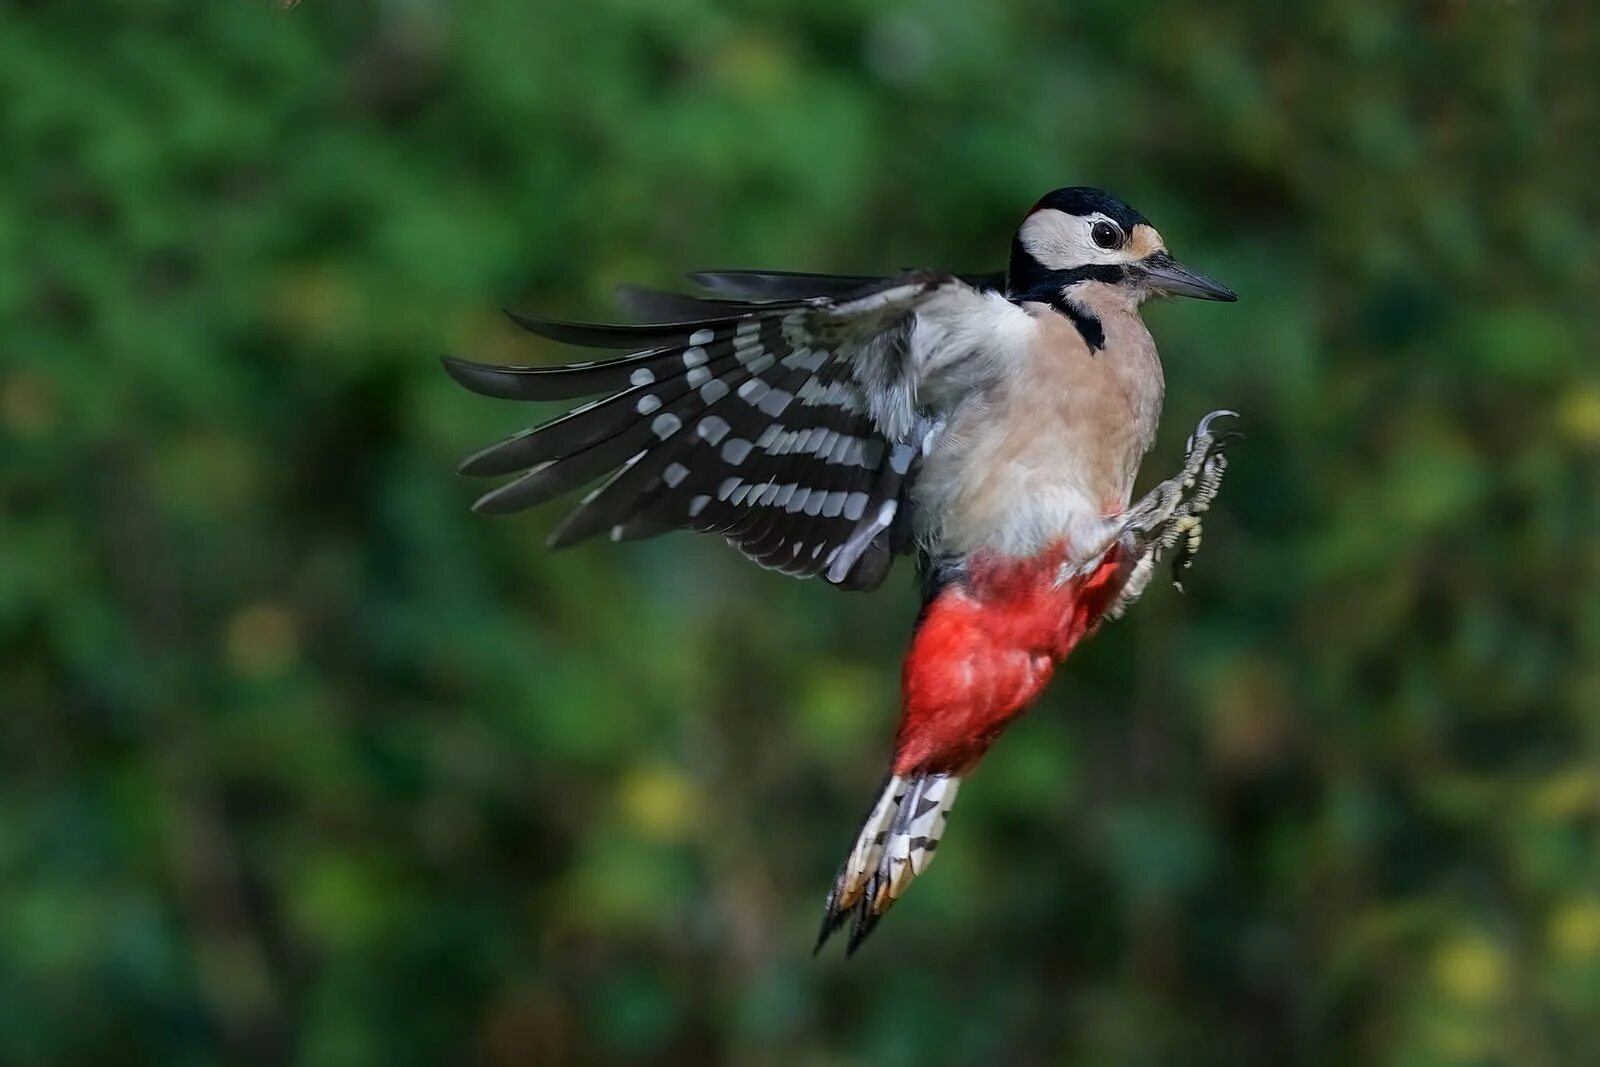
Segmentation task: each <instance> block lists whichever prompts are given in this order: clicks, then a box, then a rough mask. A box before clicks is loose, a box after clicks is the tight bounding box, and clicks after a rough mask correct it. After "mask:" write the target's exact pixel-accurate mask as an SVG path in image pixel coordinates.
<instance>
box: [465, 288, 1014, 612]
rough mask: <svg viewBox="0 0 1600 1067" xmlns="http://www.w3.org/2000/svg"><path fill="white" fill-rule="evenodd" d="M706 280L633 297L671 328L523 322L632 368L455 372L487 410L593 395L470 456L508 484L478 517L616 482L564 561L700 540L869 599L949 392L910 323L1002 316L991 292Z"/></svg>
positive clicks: (574, 524) (598, 492) (572, 537)
mask: <svg viewBox="0 0 1600 1067" xmlns="http://www.w3.org/2000/svg"><path fill="white" fill-rule="evenodd" d="M697 279H698V280H700V281H701V283H702V284H703V285H705V286H706V288H708V289H710V290H712V291H713V292H716V293H719V294H727V295H719V296H717V297H713V298H704V299H702V298H695V297H683V296H676V295H672V294H660V293H653V292H649V291H644V290H630V291H628V292H627V293H625V299H626V300H627V302H628V303H630V304H631V305H632V306H634V307H635V308H636V309H638V310H642V311H645V312H647V313H650V314H652V315H654V316H656V317H658V318H660V319H661V320H663V321H658V322H654V323H650V324H645V325H632V326H605V325H590V324H583V323H571V322H560V321H555V320H549V319H540V318H533V317H530V316H525V315H516V314H513V315H512V318H513V319H514V320H515V321H516V322H517V323H518V324H519V325H521V326H523V327H525V328H527V329H529V330H531V331H533V332H534V333H537V334H540V335H542V336H544V337H548V338H551V339H554V340H557V341H561V342H565V343H569V344H578V345H584V346H587V347H591V348H610V349H623V350H628V351H629V352H630V353H631V354H629V355H626V356H623V357H621V358H616V359H610V360H605V361H600V362H593V363H576V364H571V365H568V366H564V367H550V368H539V367H498V366H489V365H486V364H481V363H473V362H470V361H467V360H461V359H454V358H447V359H446V360H445V367H446V369H447V370H448V371H449V373H450V374H451V376H452V377H454V378H455V379H456V380H457V381H458V382H460V383H461V384H462V385H464V386H466V387H467V388H468V389H471V390H473V391H474V392H478V393H482V394H484V395H487V396H493V397H501V398H505V399H513V400H565V399H573V398H578V397H588V396H596V395H598V396H600V399H598V400H595V401H592V402H590V403H587V404H584V405H582V406H580V407H577V408H574V409H573V410H572V411H570V412H568V413H567V414H566V415H563V416H561V417H560V418H557V419H554V420H552V421H550V422H547V423H544V424H543V425H541V426H538V427H535V428H533V429H531V430H527V431H524V432H523V433H520V434H517V435H515V436H513V437H511V438H509V439H507V440H504V441H501V442H500V443H498V444H495V445H492V446H490V447H489V448H486V449H484V450H483V451H481V452H478V453H477V454H475V455H473V456H471V457H469V458H468V459H467V460H466V461H465V462H464V463H463V464H462V468H461V469H462V472H463V473H465V474H473V475H508V474H512V475H515V477H514V478H513V479H512V480H511V481H509V482H507V483H505V484H504V485H501V486H500V487H498V488H496V489H494V490H493V491H491V492H489V493H487V494H486V495H485V496H483V497H482V498H481V499H480V500H479V501H478V502H477V504H476V505H475V506H476V507H477V509H478V510H480V511H485V512H490V513H495V514H503V513H509V512H514V511H519V510H522V509H524V508H528V507H531V506H533V505H535V504H540V503H543V502H545V501H547V500H550V499H552V498H553V497H555V496H558V495H560V494H562V493H565V492H567V491H569V490H572V489H575V488H578V487H579V486H582V485H584V484H587V483H589V482H591V481H594V480H595V479H597V478H600V477H602V476H607V475H609V476H608V477H606V478H605V480H604V481H603V482H601V484H600V485H599V487H598V488H596V489H594V490H593V491H592V492H590V493H589V494H588V495H587V496H585V497H584V498H583V500H582V502H581V503H580V504H579V506H578V507H577V508H576V509H575V510H574V511H573V512H572V513H571V514H570V515H568V516H567V518H566V519H565V521H563V522H562V523H561V525H560V526H559V527H558V528H557V529H556V531H555V532H554V533H553V534H552V535H551V544H552V546H553V547H562V546H565V545H569V544H574V543H576V542H578V541H581V540H583V539H584V538H587V537H590V536H593V535H595V534H598V533H607V534H609V536H610V537H612V538H613V539H615V540H625V539H632V538H639V537H650V536H654V535H656V534H660V533H664V532H666V531H668V530H673V529H692V530H698V531H702V532H707V533H716V534H720V535H722V536H723V537H725V538H726V539H727V540H728V542H729V543H730V544H733V545H734V546H735V547H737V548H738V549H739V550H740V551H741V552H743V553H744V554H745V555H747V556H749V557H750V558H751V559H754V560H756V561H757V562H758V563H761V564H762V565H763V566H766V567H771V568H774V569H776V570H779V571H782V572H784V573H786V574H792V575H795V576H798V577H809V576H812V575H817V574H822V575H824V576H825V578H826V580H827V581H829V582H832V583H833V584H835V585H839V586H841V587H844V588H848V589H870V588H874V587H876V586H877V585H878V584H880V583H881V582H882V581H883V578H884V576H885V575H886V574H887V573H888V570H889V567H890V564H891V563H892V561H893V557H894V556H895V555H896V554H897V553H899V552H901V551H903V550H904V549H905V547H906V543H907V540H908V530H909V521H908V520H909V514H908V512H909V502H908V490H909V487H910V484H911V480H912V478H913V476H914V474H915V464H916V460H917V458H918V456H919V454H920V449H921V447H922V443H923V436H924V434H925V433H926V428H927V426H929V425H933V424H934V423H936V421H937V419H938V418H939V417H940V415H941V412H940V411H939V410H938V404H939V402H938V401H937V400H930V399H929V395H934V396H936V394H937V392H938V391H937V390H926V389H923V388H921V386H923V385H924V384H925V383H924V382H923V381H922V378H923V377H925V376H926V375H927V374H928V373H930V368H929V367H928V366H926V365H925V364H926V363H927V362H928V361H927V360H926V359H925V358H919V353H918V352H917V350H916V346H915V345H914V344H913V343H912V334H913V332H914V330H915V329H916V322H917V318H918V316H919V315H923V316H926V315H929V314H934V315H939V314H943V315H946V316H948V315H952V314H959V313H960V309H961V308H963V307H964V306H966V305H967V304H971V303H973V302H982V301H984V300H986V299H996V300H998V299H1000V298H999V297H998V296H995V295H994V293H993V291H992V289H991V288H990V287H989V286H987V285H986V284H985V283H986V282H987V281H988V280H989V279H988V278H987V277H985V278H982V279H978V280H977V281H978V284H973V283H972V282H969V281H968V280H965V279H962V278H958V277H956V276H953V275H948V274H934V273H927V272H919V273H912V274H906V275H902V276H900V277H896V278H888V279H871V278H835V277H830V276H819V275H793V274H778V273H754V272H721V273H716V274H707V275H700V276H697ZM941 358H943V359H946V360H954V361H956V362H960V361H961V360H962V359H963V358H964V356H963V354H962V353H959V352H958V353H953V354H952V353H944V354H943V356H942V357H941ZM971 359H972V360H976V359H977V355H976V353H975V352H974V353H973V354H972V356H971ZM924 394H929V395H924Z"/></svg>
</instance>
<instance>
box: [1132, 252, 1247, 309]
mask: <svg viewBox="0 0 1600 1067" xmlns="http://www.w3.org/2000/svg"><path fill="white" fill-rule="evenodd" d="M1139 269H1141V270H1143V271H1144V273H1145V276H1146V277H1147V278H1149V279H1150V287H1151V288H1152V289H1154V290H1155V291H1156V292H1158V293H1170V294H1171V295H1173V296H1192V297H1196V298H1198V299H1200V300H1226V301H1228V302H1230V303H1231V302H1232V301H1235V300H1237V299H1239V294H1238V293H1235V292H1234V291H1233V290H1232V289H1229V288H1228V287H1227V286H1226V285H1222V284H1219V283H1218V282H1214V281H1212V280H1211V279H1210V278H1207V277H1206V276H1205V275H1204V274H1196V273H1195V272H1194V271H1192V270H1190V269H1189V268H1188V267H1185V266H1184V265H1183V264H1182V263H1179V262H1178V261H1177V260H1175V259H1173V258H1172V256H1171V255H1170V254H1169V253H1167V252H1157V253H1156V254H1155V255H1153V256H1146V257H1145V258H1144V259H1143V260H1141V261H1140V263H1139Z"/></svg>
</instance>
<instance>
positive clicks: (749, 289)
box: [445, 187, 1237, 955]
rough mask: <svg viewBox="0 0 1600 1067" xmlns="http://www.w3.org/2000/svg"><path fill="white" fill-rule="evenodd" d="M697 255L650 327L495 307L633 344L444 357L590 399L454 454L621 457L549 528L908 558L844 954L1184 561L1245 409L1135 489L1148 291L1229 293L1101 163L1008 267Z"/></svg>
mask: <svg viewBox="0 0 1600 1067" xmlns="http://www.w3.org/2000/svg"><path fill="white" fill-rule="evenodd" d="M690 277H691V278H692V279H693V280H694V281H695V282H697V283H698V284H699V285H700V286H701V287H702V288H703V289H704V290H706V292H707V295H703V296H697V297H689V296H680V295H676V294H670V293H662V292H656V291H652V290H644V289H627V290H624V292H623V294H622V296H623V300H624V302H625V303H626V304H628V305H629V306H630V307H631V308H632V310H634V311H635V312H638V313H640V314H642V315H644V316H646V317H648V318H650V319H651V320H652V321H650V322H649V323H648V324H644V325H596V324H587V323H576V322H566V321H559V320H554V319H546V318H537V317H533V316H529V315H522V314H517V313H515V312H508V314H510V316H511V318H512V319H513V320H514V321H515V322H517V323H518V324H519V325H521V326H523V327H525V328H526V329H528V330H531V331H532V332H533V333H535V334H539V335H541V336H543V337H546V338H550V339H552V340H555V341H558V342H563V343H570V344H575V345H582V346H587V347H590V348H598V349H612V350H621V351H624V352H627V353H628V354H626V355H622V356H620V358H611V359H605V360H602V361H599V362H590V363H574V364H571V365H568V366H559V367H521V366H517V367H507V366H492V365H488V364H483V363H476V362H470V361H467V360H463V359H456V358H452V357H446V359H445V367H446V369H447V370H448V372H449V374H450V375H451V376H452V377H453V378H455V380H456V381H458V382H459V383H461V384H462V385H463V386H465V387H466V388H468V389H470V390H472V391H474V392H477V393H481V394H484V395H487V396H491V397H498V398H502V399H509V400H571V399H578V398H584V397H594V396H598V397H599V399H596V400H592V401H590V402H589V403H585V404H583V405H582V406H580V407H576V408H574V409H572V410H571V411H570V412H569V413H568V414H566V415H564V416H562V417H560V418H557V419H554V420H553V421H549V422H546V423H544V424H543V425H540V426H537V427H535V428H533V429H530V430H526V431H524V432H522V433H519V434H517V435H515V436H513V437H511V438H509V439H507V440H504V441H501V442H499V443H498V444H495V445H492V446H490V447H488V448H486V449H484V450H482V451H480V452H478V453H476V454H475V455H473V456H471V457H469V458H468V459H467V460H466V461H465V462H464V463H463V464H462V466H461V470H462V472H463V473H465V474H469V475H502V476H503V475H514V477H512V478H511V479H510V480H509V481H507V482H505V483H504V484H502V485H500V486H499V487H498V488H496V489H494V490H493V491H491V492H489V493H487V494H486V495H484V496H483V497H482V498H480V499H479V500H478V501H477V503H476V504H475V505H474V507H475V508H476V509H477V510H478V511H480V512H487V513H490V514H496V515H498V514H506V513H510V512H516V511H520V510H522V509H524V508H528V507H531V506H533V505H536V504H540V503H543V502H545V501H548V500H550V499H551V498H553V497H555V496H557V495H559V494H562V493H564V492H566V491H568V490H573V489H576V488H578V487H580V486H582V485H584V484H586V483H589V482H592V481H595V480H596V479H598V478H600V477H601V476H606V477H605V480H604V481H602V482H601V483H600V485H599V487H598V488H596V489H594V490H593V491H591V492H590V493H589V494H588V495H587V496H585V497H583V499H582V502H581V503H580V504H579V505H578V507H577V508H576V509H575V510H574V511H573V512H572V513H571V514H570V515H568V516H567V517H566V519H565V520H564V521H563V522H562V523H561V524H560V525H559V526H558V527H557V528H556V530H555V532H554V533H553V534H552V535H551V537H550V545H551V546H552V547H556V548H559V547H563V546H566V545H571V544H575V543H577V542H579V541H582V540H583V539H585V538H587V537H590V536H592V535H595V534H607V535H608V536H609V537H610V538H611V539H612V540H615V541H626V540H630V539H634V538H643V537H652V536H655V535H657V534H660V533H664V532H666V531H668V530H675V529H690V530H698V531H701V532H705V533H714V534H718V535H721V536H722V537H724V538H725V539H726V540H727V541H728V543H729V544H731V545H733V546H734V547H735V548H737V549H738V550H739V551H740V552H742V553H743V554H744V555H746V556H748V557H749V558H750V559H753V560H754V561H756V562H757V563H759V564H761V565H762V566H764V567H768V568H771V569H774V570H777V571H779V572H782V573H784V574H789V575H793V576H796V577H802V578H805V577H820V578H822V579H823V580H824V581H825V582H828V583H829V584H832V585H835V586H838V587H840V588H842V589H847V590H870V589H874V588H876V587H877V586H879V585H880V584H882V582H883V580H884V578H885V576H886V575H887V573H888V572H889V569H890V566H891V564H892V563H893V561H894V559H895V558H896V557H897V556H901V555H913V556H915V557H916V560H917V562H918V565H919V570H920V573H921V578H922V581H921V586H922V610H921V613H920V615H919V617H918V620H917V623H916V626H915V629H914V632H913V634H912V638H911V643H910V649H909V651H908V652H907V654H906V657H905V660H904V663H903V667H902V679H901V692H902V700H901V717H900V724H899V729H898V732H897V734H896V737H895V748H894V755H893V759H892V760H891V762H890V766H889V771H888V774H887V776H886V778H885V780H884V783H883V785H882V787H881V789H880V791H879V793H878V795H877V799H876V800H875V802H874V803H873V804H872V806H871V808H870V810H869V812H868V814H867V817H866V819H865V821H864V822H863V824H862V826H861V829H860V831H859V833H858V834H857V836H856V840H855V844H854V846H853V847H852V848H851V850H850V853H849V856H848V857H847V858H846V860H845V862H844V865H843V866H842V868H841V869H840V871H839V874H838V877H837V878H836V880H835V881H834V884H833V887H832V890H831V891H830V892H829V894H828V898H827V904H826V906H825V909H824V913H823V922H822V930H821V934H820V936H819V937H818V940H817V948H818V949H819V950H820V949H821V947H822V945H823V943H824V942H826V941H827V939H828V938H829V937H830V936H831V935H832V934H833V933H835V932H836V931H838V930H839V929H840V928H841V927H842V926H843V925H844V924H845V923H846V922H847V921H851V931H850V936H849V942H848V946H847V950H846V951H847V955H848V954H853V953H854V952H855V950H856V949H857V948H858V947H859V946H860V945H861V943H862V941H863V940H864V939H865V938H866V937H867V935H868V934H870V933H871V932H872V930H873V928H874V927H875V926H876V924H877V922H878V920H879V919H880V918H882V916H883V915H884V913H885V912H887V911H888V909H889V908H890V906H891V905H893V904H894V902H895V901H896V900H898V899H899V898H900V897H901V896H902V895H903V894H904V892H905V890H906V887H907V886H908V885H910V883H911V881H912V880H913V879H914V878H916V877H917V876H918V875H920V874H922V872H924V871H925V870H927V868H928V865H929V864H930V863H931V862H932V861H933V857H934V854H935V850H936V849H937V848H938V845H939V840H940V837H941V835H942V834H943V832H944V828H945V821H946V817H947V815H948V813H949V811H950V806H951V804H952V803H953V802H954V801H955V798H956V792H957V790H958V788H959V787H960V786H961V784H962V782H963V781H965V780H966V778H967V776H968V775H970V774H971V773H972V771H973V768H974V767H976V766H977V764H978V761H979V760H980V759H981V758H982V757H983V755H984V753H985V752H986V751H987V750H988V748H989V746H990V745H992V744H993V743H994V741H995V739H996V738H997V737H998V736H999V735H1000V733H1001V731H1003V730H1004V729H1005V728H1006V726H1007V725H1008V724H1009V723H1010V722H1011V721H1012V720H1013V719H1014V718H1016V717H1017V716H1018V715H1019V714H1021V713H1022V712H1023V711H1024V710H1025V709H1027V708H1028V706H1029V705H1031V704H1032V703H1033V702H1034V701H1035V700H1036V699H1037V698H1038V696H1039V694H1040V692H1041V691H1042V690H1043V689H1044V687H1045V684H1046V683H1047V682H1048V681H1049V680H1050V676H1051V674H1052V673H1053V672H1054V670H1055V668H1056V666H1057V665H1058V664H1059V663H1060V662H1061V661H1062V660H1063V659H1064V658H1065V657H1066V656H1067V654H1068V653H1070V652H1071V651H1072V649H1073V647H1074V646H1075V645H1076V644H1077V643H1078V642H1079V641H1080V640H1081V639H1082V638H1083V637H1084V636H1085V635H1086V634H1088V633H1089V632H1090V631H1092V630H1094V629H1095V628H1096V626H1097V625H1098V624H1099V623H1100V622H1101V621H1102V620H1104V619H1107V618H1115V617H1117V616H1118V615H1120V614H1121V612H1122V611H1123V609H1124V608H1126V607H1127V605H1128V604H1129V603H1131V602H1132V601H1133V600H1134V599H1135V598H1137V597H1138V596H1139V594H1140V593H1141V592H1142V591H1143V589H1144V587H1145V584H1146V583H1147V582H1148V581H1149V579H1150V576H1151V573H1152V570H1153V568H1154V567H1155V566H1156V564H1157V563H1158V561H1159V560H1160V559H1161V558H1162V557H1163V554H1164V553H1166V552H1168V551H1169V550H1170V551H1172V552H1173V559H1172V560H1171V566H1172V576H1173V581H1174V584H1178V581H1179V578H1180V576H1181V572H1182V570H1183V569H1184V568H1186V567H1187V566H1188V565H1189V563H1190V562H1191V561H1192V558H1193V556H1194V553H1195V551H1196V550H1197V549H1198V547H1199V543H1200V532H1201V530H1200V520H1201V516H1202V514H1203V513H1204V512H1205V511H1206V510H1207V508H1208V507H1209V506H1210V504H1211V502H1212V498H1213V497H1214V496H1215V495H1216V492H1217V489H1218V487H1219V485H1220V483H1221V479H1222V475H1223V472H1224V470H1225V469H1226V462H1227V461H1226V456H1225V449H1226V446H1227V444H1228V442H1229V440H1230V439H1231V438H1233V437H1235V436H1237V434H1235V433H1232V432H1224V431H1222V430H1220V429H1218V428H1215V427H1214V423H1215V422H1216V420H1217V419H1218V418H1220V417H1223V416H1233V415H1234V414H1235V413H1234V412H1231V411H1217V412H1212V413H1210V414H1209V415H1207V416H1205V418H1203V419H1201V420H1200V422H1199V424H1198V426H1197V428H1196V430H1195V432H1194V434H1193V435H1192V436H1191V437H1190V439H1189V443H1188V446H1187V450H1186V453H1187V454H1186V457H1185V461H1184V464H1183V467H1182V469H1181V470H1180V471H1179V472H1178V473H1177V474H1176V475H1175V476H1174V477H1172V478H1169V479H1167V480H1166V481H1163V482H1161V483H1160V484H1158V485H1157V486H1155V487H1154V488H1153V489H1151V490H1150V491H1149V493H1147V494H1146V495H1144V496H1143V497H1141V498H1140V499H1139V500H1138V501H1137V502H1133V501H1132V492H1133V486H1134V478H1135V475H1136V474H1137V473H1138V470H1139V464H1140V460H1141V459H1142V457H1143V456H1144V455H1145V453H1146V452H1147V451H1149V449H1150V447H1151V444H1152V442H1153V441H1154V439H1155V434H1156V425H1157V421H1158V419H1159V417H1160V413H1161V402H1162V393H1163V389H1164V380H1163V376H1162V370H1161V362H1160V359H1159V358H1158V356H1157V354H1156V348H1155V344H1154V342H1153V341H1152V340H1151V337H1150V333H1149V331H1148V330H1147V329H1146V328H1145V325H1144V322H1143V320H1142V319H1141V317H1140V314H1139V308H1140V305H1141V304H1143V303H1144V302H1145V301H1146V300H1148V299H1150V298H1152V297H1157V296H1169V295H1175V296H1189V297H1198V298H1200V299H1202V300H1224V301H1232V300H1235V299H1237V297H1236V296H1235V295H1234V293H1233V292H1231V291H1230V290H1228V289H1227V288H1225V287H1223V286H1222V285H1220V284H1218V283H1217V282H1214V281H1212V280H1210V279H1209V278H1206V277H1203V276H1202V275H1200V274H1197V273H1195V272H1194V271H1191V270H1189V269H1188V268H1187V267H1184V266H1182V265H1181V264H1179V263H1178V262H1177V261H1176V260H1174V259H1173V257H1172V256H1171V255H1170V254H1169V253H1168V252H1167V250H1166V246H1165V243H1164V242H1163V240H1162V238H1161V235H1160V234H1159V233H1158V232H1157V231H1156V230H1155V228H1154V227H1152V226H1151V225H1150V223H1149V222H1148V221H1147V220H1146V219H1145V218H1144V216H1143V215H1141V214H1139V212H1137V211H1135V210H1134V209H1133V208H1131V207H1129V206H1128V205H1127V204H1126V203H1124V202H1123V201H1122V200H1120V199H1118V198H1117V197H1115V196H1112V195H1111V194H1109V193H1106V192H1103V191H1101V190H1098V189H1092V188H1086V187H1073V188H1064V189H1057V190H1055V191H1054V192H1051V193H1049V194H1047V195H1046V196H1045V197H1044V198H1043V199H1042V200H1040V201H1039V202H1038V203H1037V204H1035V205H1034V207H1033V209H1032V210H1031V211H1029V212H1028V214H1027V216H1026V218H1024V219H1023V221H1022V224H1021V226H1020V227H1019V228H1018V229H1017V231H1016V234H1015V236H1014V237H1013V239H1012V242H1011V255H1010V261H1009V264H1008V266H1007V269H1006V270H1005V271H1004V272H1003V273H994V274H983V275H961V274H953V273H950V272H946V271H936V270H913V271H906V272H902V273H899V274H896V275H892V276H888V277H858V276H840V275H821V274H798V273H792V272H782V271H712V272H702V273H698V274H693V275H691V276H690ZM1180 588H1181V586H1180Z"/></svg>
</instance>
